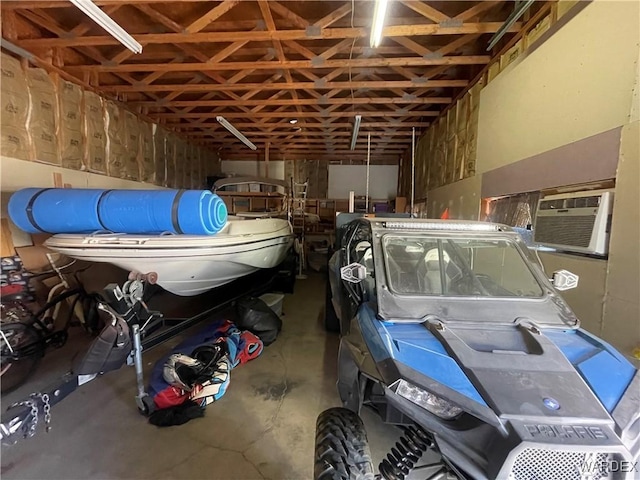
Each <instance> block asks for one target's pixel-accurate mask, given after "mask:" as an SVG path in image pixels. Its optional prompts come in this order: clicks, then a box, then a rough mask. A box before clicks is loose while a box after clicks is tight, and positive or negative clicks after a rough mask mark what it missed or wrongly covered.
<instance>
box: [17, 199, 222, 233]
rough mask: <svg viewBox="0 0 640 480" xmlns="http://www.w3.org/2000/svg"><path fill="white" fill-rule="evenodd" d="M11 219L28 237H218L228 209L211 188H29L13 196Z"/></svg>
mask: <svg viewBox="0 0 640 480" xmlns="http://www.w3.org/2000/svg"><path fill="white" fill-rule="evenodd" d="M9 216H10V217H11V220H12V221H13V222H14V223H15V224H16V225H17V226H18V227H19V228H21V229H22V230H24V231H25V232H28V233H43V232H44V233H91V232H95V231H100V230H108V231H112V232H117V233H134V234H135V233H141V234H145V233H161V232H171V233H178V234H180V233H184V234H191V235H213V234H215V233H217V232H219V231H220V229H221V228H222V227H224V225H225V223H226V221H227V207H226V205H225V204H224V202H223V201H222V199H221V198H220V197H218V196H217V195H215V194H213V193H212V192H210V191H208V190H97V189H62V188H44V189H42V188H26V189H23V190H20V191H18V192H16V193H14V194H13V195H12V196H11V198H10V200H9Z"/></svg>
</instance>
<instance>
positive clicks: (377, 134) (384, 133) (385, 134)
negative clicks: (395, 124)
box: [188, 125, 411, 141]
mask: <svg viewBox="0 0 640 480" xmlns="http://www.w3.org/2000/svg"><path fill="white" fill-rule="evenodd" d="M288 126H289V127H291V125H288ZM296 126H297V125H296ZM352 126H353V125H352ZM305 128H308V127H305ZM291 130H292V129H291V128H290V129H289V130H288V131H286V132H284V131H283V132H267V131H264V130H259V131H255V132H251V136H252V137H254V138H260V137H266V138H269V139H270V140H272V141H275V140H277V139H278V138H279V137H287V136H292V135H293V136H297V135H299V133H298V132H294V133H291ZM188 134H189V135H190V136H192V137H212V138H217V136H219V135H218V134H220V135H222V134H223V131H222V130H219V131H217V132H212V131H211V129H209V130H206V131H191V132H188ZM307 135H308V136H309V137H311V138H314V139H320V138H325V137H331V138H334V137H335V138H338V137H341V138H342V137H344V138H345V139H347V140H351V131H348V130H346V129H345V130H343V131H337V132H331V133H329V132H312V131H308V130H307ZM410 135H411V128H410V127H408V128H407V129H405V130H398V131H394V130H391V131H390V130H381V129H380V130H378V129H376V131H373V132H371V139H372V140H375V139H379V138H385V139H386V138H390V137H391V138H393V137H402V138H407V136H410ZM323 141H324V140H323ZM409 141H411V140H410V139H409Z"/></svg>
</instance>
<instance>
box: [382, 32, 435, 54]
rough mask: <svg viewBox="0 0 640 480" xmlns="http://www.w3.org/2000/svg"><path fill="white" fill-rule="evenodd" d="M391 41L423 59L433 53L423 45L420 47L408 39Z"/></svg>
mask: <svg viewBox="0 0 640 480" xmlns="http://www.w3.org/2000/svg"><path fill="white" fill-rule="evenodd" d="M391 40H393V41H394V42H396V43H397V44H399V45H402V46H403V47H405V48H406V49H407V50H410V51H412V52H413V53H417V54H418V55H420V56H423V57H426V56H428V55H431V54H432V53H433V51H432V50H430V49H428V48H427V47H425V46H423V45H420V44H419V43H418V42H416V41H415V40H411V39H410V38H408V37H391Z"/></svg>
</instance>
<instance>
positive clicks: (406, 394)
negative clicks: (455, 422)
mask: <svg viewBox="0 0 640 480" xmlns="http://www.w3.org/2000/svg"><path fill="white" fill-rule="evenodd" d="M396 393H397V394H398V395H400V396H401V397H403V398H406V399H407V400H409V401H410V402H413V403H415V404H416V405H418V406H420V407H422V408H424V409H425V410H427V411H429V412H431V413H433V414H434V415H437V416H438V417H440V418H443V419H445V420H450V419H452V418H454V417H457V416H458V415H460V414H461V413H462V409H461V408H460V407H456V406H455V405H453V404H452V403H450V402H447V401H446V400H444V399H442V398H440V397H438V396H436V395H434V394H433V393H429V392H427V391H426V390H423V389H421V388H418V387H416V386H415V385H412V384H410V383H409V382H407V381H405V380H400V382H398V388H397V389H396Z"/></svg>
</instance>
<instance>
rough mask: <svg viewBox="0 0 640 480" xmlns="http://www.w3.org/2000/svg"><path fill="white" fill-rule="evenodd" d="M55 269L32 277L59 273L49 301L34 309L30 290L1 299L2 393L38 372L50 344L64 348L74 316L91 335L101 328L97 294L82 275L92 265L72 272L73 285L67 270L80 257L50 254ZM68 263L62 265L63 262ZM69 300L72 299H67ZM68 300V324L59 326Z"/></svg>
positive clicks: (50, 261) (0, 370) (0, 375)
mask: <svg viewBox="0 0 640 480" xmlns="http://www.w3.org/2000/svg"><path fill="white" fill-rule="evenodd" d="M47 257H48V260H49V263H50V265H51V267H52V270H51V271H48V272H43V273H40V274H37V275H35V276H34V277H32V278H37V277H38V276H43V275H47V274H52V273H55V275H57V276H58V279H59V281H58V283H56V284H55V285H54V286H53V287H52V288H51V290H50V291H49V294H48V297H47V302H46V303H45V305H43V306H42V307H41V308H39V309H38V310H36V311H33V310H32V309H31V308H30V307H29V306H28V305H27V304H26V302H25V299H26V291H25V290H24V289H22V290H21V291H19V292H15V293H9V294H7V295H3V296H2V298H1V299H0V380H1V381H0V393H2V394H5V393H9V392H11V391H13V390H15V389H16V388H18V387H19V386H21V385H22V384H24V382H25V381H26V380H27V379H28V378H29V377H30V376H31V375H32V374H33V372H35V370H36V367H37V366H38V363H39V362H40V360H41V359H42V357H44V355H45V353H46V350H47V349H48V348H49V347H54V348H60V347H62V346H63V345H65V343H66V342H67V339H68V330H69V327H70V326H71V325H72V322H73V319H74V317H75V318H77V319H78V320H79V321H80V323H81V324H82V326H83V327H84V328H85V330H87V331H88V332H89V333H91V334H96V333H98V332H99V331H100V328H99V327H100V325H99V323H100V321H99V317H98V314H97V311H96V308H95V306H96V302H97V301H98V299H99V296H98V295H97V294H90V293H88V292H86V291H85V289H84V287H83V286H82V283H81V281H80V279H79V277H78V275H79V273H81V272H82V271H84V270H86V269H87V268H89V266H90V265H89V266H87V267H85V268H84V269H82V270H77V271H75V272H73V273H72V276H73V279H74V282H73V285H72V284H71V282H70V281H69V278H68V275H69V274H68V273H66V272H65V270H67V269H68V268H69V267H70V266H72V265H74V264H75V263H76V260H71V259H68V258H67V257H64V256H61V255H58V254H47ZM61 260H64V261H66V263H65V264H64V265H62V266H60V261H61ZM67 260H68V261H67ZM67 301H68V302H67ZM65 302H67V303H68V311H67V316H66V319H65V322H64V324H63V325H62V327H61V328H56V320H57V319H58V317H59V315H60V311H61V309H62V306H63V305H64V304H65Z"/></svg>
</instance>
